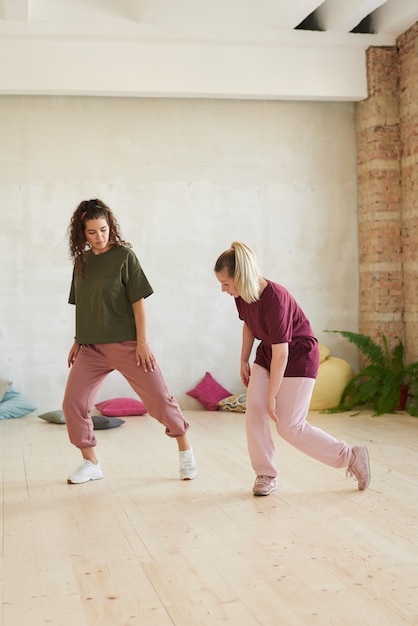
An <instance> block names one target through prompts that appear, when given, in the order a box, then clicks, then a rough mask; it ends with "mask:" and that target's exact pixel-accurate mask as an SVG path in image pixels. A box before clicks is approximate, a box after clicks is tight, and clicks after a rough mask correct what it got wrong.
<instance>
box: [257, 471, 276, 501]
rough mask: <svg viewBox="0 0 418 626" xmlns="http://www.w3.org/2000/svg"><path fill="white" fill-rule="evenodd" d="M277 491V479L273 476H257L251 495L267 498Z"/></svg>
mask: <svg viewBox="0 0 418 626" xmlns="http://www.w3.org/2000/svg"><path fill="white" fill-rule="evenodd" d="M276 489H277V478H275V477H274V476H257V478H256V479H255V483H254V487H253V494H254V495H255V496H269V495H270V494H271V492H272V491H276Z"/></svg>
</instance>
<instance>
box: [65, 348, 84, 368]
mask: <svg viewBox="0 0 418 626" xmlns="http://www.w3.org/2000/svg"><path fill="white" fill-rule="evenodd" d="M80 348H81V346H80V344H79V343H76V342H74V343H73V345H72V346H71V350H70V352H69V353H68V361H67V363H68V367H71V366H72V364H73V363H74V361H75V360H76V358H77V354H78V353H79V352H80Z"/></svg>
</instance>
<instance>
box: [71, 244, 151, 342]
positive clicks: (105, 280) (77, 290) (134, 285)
mask: <svg viewBox="0 0 418 626" xmlns="http://www.w3.org/2000/svg"><path fill="white" fill-rule="evenodd" d="M85 260H86V272H85V276H84V277H83V276H81V272H79V271H77V272H76V271H74V272H73V278H72V282H71V289H70V295H69V298H68V302H69V303H70V304H75V306H76V316H75V317H76V320H75V341H76V342H77V343H119V342H121V341H132V340H133V341H135V340H136V328H135V318H134V314H133V309H132V304H133V303H134V302H137V301H138V300H141V299H142V298H147V297H148V296H150V295H151V294H152V293H153V290H152V287H151V285H150V284H149V282H148V280H147V277H146V276H145V274H144V272H143V270H142V267H141V265H140V263H139V261H138V259H137V257H136V255H135V253H134V252H133V251H132V250H131V249H129V248H125V247H123V246H115V247H114V248H111V249H110V250H108V251H107V252H104V253H103V254H97V255H95V254H93V253H92V252H91V250H90V251H88V252H86V253H85Z"/></svg>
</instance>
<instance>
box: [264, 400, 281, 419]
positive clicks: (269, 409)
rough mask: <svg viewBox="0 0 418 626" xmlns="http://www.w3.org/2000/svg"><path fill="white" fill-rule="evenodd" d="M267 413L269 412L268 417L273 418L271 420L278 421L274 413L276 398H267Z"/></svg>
mask: <svg viewBox="0 0 418 626" xmlns="http://www.w3.org/2000/svg"><path fill="white" fill-rule="evenodd" d="M267 413H268V414H269V417H270V418H271V419H272V420H273V422H278V421H279V418H278V417H277V413H276V398H272V399H268V400H267Z"/></svg>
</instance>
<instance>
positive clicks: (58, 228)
mask: <svg viewBox="0 0 418 626" xmlns="http://www.w3.org/2000/svg"><path fill="white" fill-rule="evenodd" d="M91 197H100V198H101V199H102V200H103V201H104V202H106V203H107V204H109V206H110V207H111V208H112V209H113V210H114V212H115V214H116V216H117V218H118V220H119V223H120V225H121V229H122V234H123V235H124V237H125V239H127V240H128V241H130V242H131V243H132V244H133V245H134V250H135V252H136V253H137V255H138V257H139V259H140V261H141V262H142V265H143V267H144V269H145V272H146V273H147V275H148V278H149V280H150V282H151V284H152V285H153V287H154V290H155V294H154V295H153V296H151V297H150V298H149V299H148V301H147V305H148V314H149V340H150V343H151V345H152V347H153V349H154V352H155V353H156V355H157V358H158V360H159V362H160V365H161V367H162V369H163V372H164V375H165V378H166V380H167V383H168V385H169V388H170V390H171V391H172V393H173V394H174V395H175V396H176V397H177V398H178V400H179V402H180V403H181V405H182V406H183V407H184V408H192V407H198V406H199V405H198V404H197V403H196V402H195V401H194V400H192V399H191V398H189V397H188V396H186V395H185V392H186V391H187V389H189V388H191V387H192V386H194V384H195V383H197V382H198V381H199V380H200V379H201V377H202V376H203V375H204V373H205V371H207V370H208V371H210V372H211V373H212V374H213V375H214V376H215V378H217V379H218V380H219V381H220V382H221V383H222V384H223V385H224V386H226V387H227V388H229V389H230V390H231V391H233V392H234V393H238V392H240V391H242V390H243V388H242V385H241V382H240V379H239V350H240V338H241V325H240V322H239V320H238V318H237V315H236V312H235V305H234V302H233V300H232V299H231V298H230V297H228V296H227V295H225V294H222V293H221V291H220V286H219V284H218V282H217V281H216V279H215V277H214V275H213V271H212V268H213V265H214V262H215V260H216V258H217V256H218V255H219V254H220V253H221V252H222V251H223V250H224V249H226V248H227V247H229V244H230V243H231V241H232V240H234V239H240V240H243V241H245V242H247V243H248V244H250V245H251V246H252V247H254V249H255V251H256V252H257V254H258V257H259V261H260V265H261V268H262V270H263V272H264V274H265V276H267V277H268V278H271V279H273V280H276V281H277V282H281V283H282V284H284V285H285V286H287V287H288V288H289V289H290V290H291V292H292V293H293V294H294V295H295V296H296V298H297V299H298V301H299V303H300V304H301V305H302V307H303V308H304V310H305V312H306V313H307V315H308V317H309V318H310V320H311V322H312V324H313V327H314V329H315V331H316V333H317V334H318V337H319V339H320V340H323V341H324V342H325V343H327V345H329V346H330V347H333V346H334V347H336V349H337V353H335V351H334V354H336V355H337V356H343V357H345V358H348V359H349V360H350V361H351V362H353V359H354V358H355V356H353V353H352V352H350V348H349V346H346V345H345V344H344V343H342V342H341V341H340V342H338V341H337V337H334V336H329V335H323V334H322V330H323V329H326V328H339V329H353V330H355V329H356V328H357V313H358V297H357V293H358V289H357V213H356V151H355V133H354V106H353V105H352V104H347V103H329V102H327V103H325V102H324V103H321V102H316V103H307V102H297V103H295V102H284V101H282V102H263V101H258V102H256V101H236V100H234V101H224V100H203V99H202V100H175V99H173V100H170V99H163V100H159V99H133V98H91V97H80V98H78V97H36V96H34V97H24V96H22V97H20V96H10V97H9V96H4V97H1V98H0V216H1V230H0V268H1V271H0V293H1V300H0V377H2V378H9V379H11V380H12V381H13V383H14V386H15V388H16V389H18V390H20V391H22V392H23V393H25V395H27V396H28V397H29V398H30V399H31V400H32V401H33V402H34V403H35V404H36V405H37V406H38V408H39V411H45V410H50V409H55V408H59V407H60V406H61V400H62V394H63V389H64V386H65V382H66V377H67V372H68V370H67V366H66V359H67V353H68V350H69V348H70V346H71V343H72V339H73V335H74V323H73V322H74V311H73V308H72V307H71V306H70V305H68V304H67V298H68V289H69V284H70V278H71V271H72V268H71V261H70V260H69V258H68V249H67V239H66V229H67V226H68V223H69V220H70V217H71V214H72V212H73V211H74V209H75V207H76V206H77V204H78V203H79V202H80V201H81V200H84V199H88V198H91ZM353 364H354V363H353ZM115 395H129V396H131V395H133V393H132V392H131V390H130V388H129V386H128V385H127V383H126V382H125V381H124V380H123V379H122V378H121V377H120V376H119V375H118V374H116V373H114V374H112V375H111V376H110V377H109V378H108V380H107V381H106V383H105V385H104V387H103V388H102V390H101V393H100V396H99V398H100V399H103V398H106V397H112V396H115Z"/></svg>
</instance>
